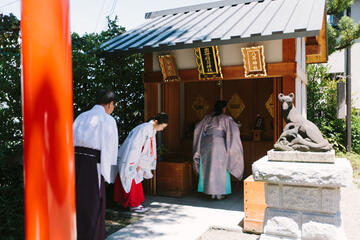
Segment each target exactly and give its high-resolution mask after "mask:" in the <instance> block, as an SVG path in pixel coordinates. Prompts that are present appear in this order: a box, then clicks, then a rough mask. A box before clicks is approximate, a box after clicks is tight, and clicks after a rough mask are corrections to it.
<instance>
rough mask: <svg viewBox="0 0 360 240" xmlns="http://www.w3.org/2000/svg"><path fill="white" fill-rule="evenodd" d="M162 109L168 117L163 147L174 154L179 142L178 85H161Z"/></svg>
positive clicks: (175, 83)
mask: <svg viewBox="0 0 360 240" xmlns="http://www.w3.org/2000/svg"><path fill="white" fill-rule="evenodd" d="M163 109H164V111H165V112H166V113H167V114H168V116H169V127H167V128H165V130H164V145H165V147H166V148H167V149H168V150H169V151H170V152H176V150H177V147H178V145H179V142H180V83H179V82H169V83H167V84H163Z"/></svg>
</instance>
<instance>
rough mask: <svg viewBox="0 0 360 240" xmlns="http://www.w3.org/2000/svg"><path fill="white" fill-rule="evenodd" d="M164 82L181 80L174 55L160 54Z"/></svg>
mask: <svg viewBox="0 0 360 240" xmlns="http://www.w3.org/2000/svg"><path fill="white" fill-rule="evenodd" d="M158 59H159V63H160V67H161V72H162V75H163V80H164V82H172V81H180V77H179V73H178V71H177V67H176V63H175V59H174V57H173V56H172V55H161V56H158Z"/></svg>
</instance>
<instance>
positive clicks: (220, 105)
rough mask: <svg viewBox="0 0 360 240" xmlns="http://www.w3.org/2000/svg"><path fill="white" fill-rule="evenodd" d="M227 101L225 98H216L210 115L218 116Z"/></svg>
mask: <svg viewBox="0 0 360 240" xmlns="http://www.w3.org/2000/svg"><path fill="white" fill-rule="evenodd" d="M226 104H227V102H226V101H225V100H218V101H217V102H216V103H215V105H214V110H213V114H212V116H219V115H220V114H222V113H223V108H224V107H226Z"/></svg>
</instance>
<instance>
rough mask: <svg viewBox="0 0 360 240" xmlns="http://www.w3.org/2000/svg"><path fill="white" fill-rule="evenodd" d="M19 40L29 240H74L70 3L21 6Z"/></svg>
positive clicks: (42, 0) (58, 0)
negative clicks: (20, 36) (21, 66)
mask: <svg viewBox="0 0 360 240" xmlns="http://www.w3.org/2000/svg"><path fill="white" fill-rule="evenodd" d="M21 35H22V44H21V54H22V64H23V71H22V93H23V96H22V97H23V117H24V122H23V129H24V181H25V237H26V239H27V240H33V239H34V240H35V239H69V240H71V239H76V211H75V184H74V179H75V173H74V147H73V134H72V123H73V107H72V104H73V102H72V97H73V96H72V66H71V65H72V64H71V36H70V31H69V1H68V0H52V1H48V0H22V4H21ZM14 227H16V226H14Z"/></svg>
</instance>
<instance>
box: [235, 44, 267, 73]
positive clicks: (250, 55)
mask: <svg viewBox="0 0 360 240" xmlns="http://www.w3.org/2000/svg"><path fill="white" fill-rule="evenodd" d="M241 52H242V54H243V60H244V70H245V77H261V76H266V75H267V73H266V65H265V54H264V46H256V47H249V48H241Z"/></svg>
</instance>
